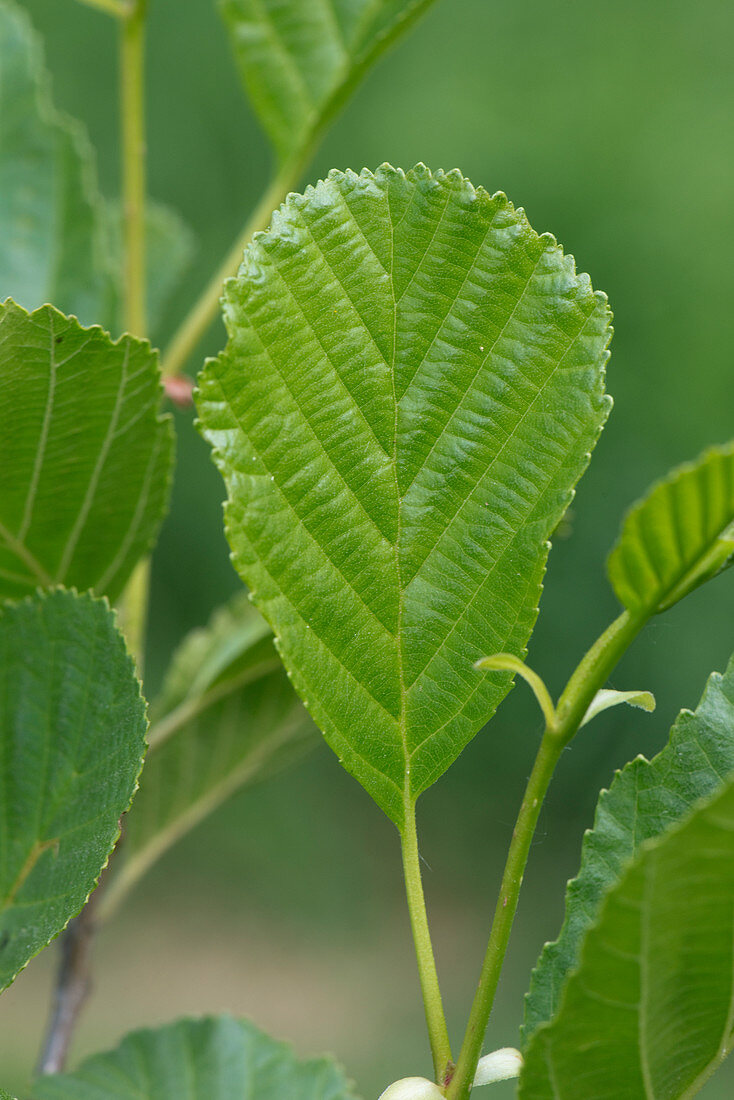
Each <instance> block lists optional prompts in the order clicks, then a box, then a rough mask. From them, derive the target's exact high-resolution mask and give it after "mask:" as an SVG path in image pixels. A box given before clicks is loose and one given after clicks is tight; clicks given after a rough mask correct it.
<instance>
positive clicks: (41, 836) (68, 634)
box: [0, 590, 147, 989]
mask: <svg viewBox="0 0 734 1100" xmlns="http://www.w3.org/2000/svg"><path fill="white" fill-rule="evenodd" d="M0 677H2V692H0V747H1V749H2V752H1V753H0V790H2V791H3V797H2V800H1V801H0V989H4V988H5V987H6V986H8V985H10V983H11V982H12V981H13V979H14V978H15V976H16V974H17V973H18V971H19V970H21V969H22V968H23V967H24V966H25V965H26V963H27V962H28V961H29V960H30V959H31V958H33V956H34V955H36V954H37V953H38V952H39V951H40V950H41V949H42V948H43V947H45V946H46V944H47V943H48V942H49V941H50V940H51V939H53V937H54V936H56V935H58V933H59V932H60V931H61V930H62V929H63V928H64V927H65V925H66V924H67V923H68V921H69V920H70V919H71V918H72V917H73V916H75V915H76V914H77V913H78V912H79V911H80V909H81V908H82V906H83V904H84V902H85V901H86V899H87V898H88V896H89V894H90V893H91V891H92V890H93V888H94V886H95V883H96V881H97V878H98V876H99V873H100V871H101V870H102V868H103V867H104V865H105V863H106V862H107V858H108V856H109V854H110V852H111V851H112V848H113V846H114V844H115V841H116V840H117V837H118V835H119V825H118V822H119V819H120V815H121V814H123V813H124V812H125V810H126V809H127V808H128V806H129V805H130V800H131V798H132V796H133V792H134V790H135V786H136V782H137V778H138V774H139V773H140V769H141V766H142V762H143V754H144V752H145V731H146V728H147V721H146V717H145V704H144V702H143V699H142V697H141V695H140V687H139V684H138V681H137V678H136V676H135V671H134V668H133V662H132V659H131V658H130V657H129V655H128V653H127V651H126V649H125V643H124V641H123V639H122V636H121V634H120V633H119V631H118V630H117V628H116V626H115V620H114V616H113V614H112V612H111V611H110V609H109V606H108V605H107V603H106V601H101V600H94V599H92V597H91V596H89V595H85V596H77V595H75V594H73V593H71V592H65V591H62V590H57V591H55V592H53V593H50V594H46V595H40V594H39V595H37V596H35V597H33V598H30V599H27V600H23V601H22V602H20V603H17V604H6V605H5V606H4V607H3V609H2V611H1V612H0Z"/></svg>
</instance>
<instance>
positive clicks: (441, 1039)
mask: <svg viewBox="0 0 734 1100" xmlns="http://www.w3.org/2000/svg"><path fill="white" fill-rule="evenodd" d="M400 839H401V844H402V850H403V871H404V875H405V892H406V895H407V898H408V911H409V913H410V926H411V929H412V931H413V942H414V943H415V954H416V958H417V960H418V974H419V976H420V983H421V990H422V992H423V1007H424V1009H425V1013H426V1023H427V1025H428V1037H429V1041H430V1044H431V1053H432V1054H433V1068H434V1071H435V1075H436V1082H437V1084H439V1085H442V1084H443V1083H444V1081H445V1080H446V1073H447V1070H449V1069H450V1067H451V1066H452V1064H453V1063H452V1060H451V1047H450V1045H449V1036H448V1031H447V1028H446V1017H445V1015H444V1010H443V1002H442V999H441V990H440V988H439V984H438V974H437V971H436V960H435V957H434V954H433V945H432V943H431V933H430V931H429V928H428V917H427V914H426V900H425V896H424V893H423V882H422V879H421V869H420V855H419V853H418V834H417V831H416V825H415V803H412V802H411V803H410V804H409V805H407V806H406V813H405V828H404V829H403V831H402V832H401V834H400Z"/></svg>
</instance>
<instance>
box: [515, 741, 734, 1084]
mask: <svg viewBox="0 0 734 1100" xmlns="http://www.w3.org/2000/svg"><path fill="white" fill-rule="evenodd" d="M730 735H734V724H733V725H730ZM733 838H734V781H733V780H729V782H727V783H726V784H724V785H723V786H721V787H719V788H718V789H717V791H716V793H715V794H714V795H713V797H711V798H710V799H709V800H707V801H705V802H703V803H700V802H699V803H697V804H696V807H695V809H694V810H693V811H692V812H691V813H690V814H689V815H688V816H687V817H686V818H685V819H684V820H683V821H682V822H681V823H680V824H678V825H677V826H674V827H673V828H671V829H668V830H667V832H665V833H663V835H662V836H661V837H659V838H658V839H657V840H654V841H649V842H648V843H647V844H645V845H644V846H643V848H642V850H641V852H640V853H639V855H638V857H637V859H636V860H635V862H634V863H633V864H632V865H631V867H629V868H628V869H627V871H626V872H625V873H624V875H623V877H622V879H621V880H620V882H619V883H618V884H617V885H616V886H615V887H614V889H613V890H612V891H611V893H610V894H608V896H607V898H606V900H605V902H604V904H603V907H602V909H601V913H600V914H599V917H598V919H597V921H596V923H595V924H594V925H593V926H592V928H591V929H590V930H589V932H588V935H587V936H586V939H585V941H584V945H583V949H582V952H581V961H580V965H579V968H578V970H577V971H576V972H575V973H573V974H572V975H571V977H570V978H569V980H568V983H567V985H566V988H565V991H564V994H563V997H562V1000H561V1004H560V1007H559V1009H558V1012H557V1015H556V1016H555V1018H554V1020H553V1021H552V1023H550V1024H546V1025H544V1026H543V1027H541V1028H540V1029H539V1030H538V1031H536V1033H535V1035H534V1036H533V1038H532V1040H531V1042H530V1045H529V1047H528V1050H527V1052H526V1055H525V1066H524V1069H523V1072H522V1075H521V1078H520V1090H519V1096H520V1098H521V1100H560V1098H561V1097H563V1098H570V1097H583V1100H638V1098H639V1097H657V1098H658V1100H676V1098H678V1097H681V1098H683V1097H686V1098H688V1097H691V1096H694V1095H695V1094H696V1093H697V1092H698V1091H699V1089H700V1088H701V1087H702V1086H703V1084H704V1082H705V1081H706V1080H707V1079H708V1078H709V1077H710V1075H711V1073H713V1071H714V1070H715V1069H716V1067H717V1066H718V1065H719V1064H720V1063H721V1061H722V1060H723V1058H724V1057H725V1055H726V1054H727V1053H728V1050H729V1048H730V1046H731V1042H732V1023H733V1021H734V997H733V994H732V990H733V989H734V942H733V940H732V922H733V920H734V843H733V842H732V841H733Z"/></svg>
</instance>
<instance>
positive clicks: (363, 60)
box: [220, 0, 433, 161]
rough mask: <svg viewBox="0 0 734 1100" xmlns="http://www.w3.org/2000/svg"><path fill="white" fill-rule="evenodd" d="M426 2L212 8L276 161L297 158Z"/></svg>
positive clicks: (332, 1)
mask: <svg viewBox="0 0 734 1100" xmlns="http://www.w3.org/2000/svg"><path fill="white" fill-rule="evenodd" d="M431 3H433V0H314V2H313V3H306V4H304V3H303V0H220V4H221V9H222V13H223V16H224V20H225V23H226V25H227V28H228V30H229V33H230V36H231V39H232V45H233V47H234V51H235V57H236V60H237V65H238V68H239V70H240V74H241V76H242V79H243V81H244V83H245V85H246V87H247V90H248V93H249V96H250V99H251V100H252V104H253V107H254V108H255V110H256V111H257V113H258V115H259V116H260V119H261V121H262V123H263V125H264V126H265V129H266V130H267V132H268V135H269V137H270V139H271V141H272V142H273V145H274V146H275V149H276V152H277V154H278V157H279V159H280V160H281V161H285V160H289V159H291V158H293V157H297V156H298V155H299V153H301V152H302V151H303V150H304V148H306V147H307V146H308V145H309V144H310V143H311V142H312V141H313V140H314V139H315V137H316V136H317V135H318V134H319V133H320V132H321V131H322V130H323V129H324V128H325V126H326V125H327V124H328V123H329V122H330V121H331V119H332V118H333V117H334V115H336V114H337V112H338V111H339V110H340V109H341V107H342V106H343V104H344V103H345V101H346V100H347V98H348V96H349V95H350V94H351V92H352V91H353V90H354V88H355V87H356V85H357V84H358V83H359V81H360V80H361V79H362V77H363V76H364V75H365V73H366V72H367V70H368V69H369V68H370V67H371V66H372V65H373V64H374V62H375V61H376V60H377V59H378V58H379V57H380V55H381V54H383V53H384V52H385V50H387V49H388V48H389V47H390V46H391V45H392V44H393V42H395V41H396V39H398V38H399V37H400V35H402V34H404V33H405V32H406V31H407V30H408V29H409V28H410V27H411V26H412V25H413V23H415V21H416V20H417V19H418V18H419V17H420V16H421V15H422V14H423V12H425V11H426V10H427V8H429V7H430V5H431Z"/></svg>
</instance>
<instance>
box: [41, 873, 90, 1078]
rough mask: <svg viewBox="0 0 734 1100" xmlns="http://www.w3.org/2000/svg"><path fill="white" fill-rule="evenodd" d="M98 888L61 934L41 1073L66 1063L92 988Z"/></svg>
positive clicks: (55, 1070) (42, 1051) (56, 1071)
mask: <svg viewBox="0 0 734 1100" xmlns="http://www.w3.org/2000/svg"><path fill="white" fill-rule="evenodd" d="M98 893H99V888H98V889H97V890H95V892H94V893H93V894H92V896H91V898H90V899H89V901H88V902H87V904H86V905H85V906H84V908H83V909H82V911H81V913H80V914H79V916H78V917H75V918H74V920H72V921H70V923H69V925H68V926H67V928H66V931H65V932H64V934H63V936H62V938H61V963H60V964H59V970H58V974H57V977H56V987H55V990H54V1000H53V1005H52V1008H51V1015H50V1017H49V1021H48V1025H47V1028H46V1037H45V1039H44V1042H43V1047H42V1048H41V1056H40V1058H39V1060H38V1070H37V1072H38V1073H39V1074H45V1073H60V1072H61V1071H62V1070H63V1069H64V1066H65V1065H66V1058H67V1055H68V1053H69V1045H70V1043H71V1037H72V1035H73V1033H74V1028H75V1027H76V1022H77V1020H78V1018H79V1013H80V1012H81V1010H82V1007H83V1005H84V1002H85V1001H86V999H87V997H88V996H89V993H90V990H91V977H90V958H91V951H92V942H93V940H94V934H95V931H96V922H95V915H94V910H95V908H96V904H97V903H96V898H97V895H98Z"/></svg>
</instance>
